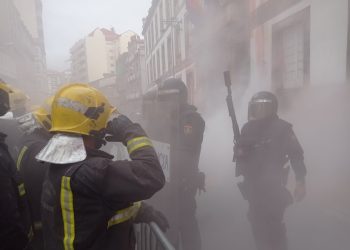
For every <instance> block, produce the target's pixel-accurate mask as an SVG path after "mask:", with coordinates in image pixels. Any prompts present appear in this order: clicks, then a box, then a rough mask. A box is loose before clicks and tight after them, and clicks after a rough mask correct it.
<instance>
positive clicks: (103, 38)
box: [70, 28, 135, 82]
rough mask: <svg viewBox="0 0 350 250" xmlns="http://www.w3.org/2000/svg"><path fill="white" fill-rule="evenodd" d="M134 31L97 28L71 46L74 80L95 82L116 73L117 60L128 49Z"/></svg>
mask: <svg viewBox="0 0 350 250" xmlns="http://www.w3.org/2000/svg"><path fill="white" fill-rule="evenodd" d="M133 35H135V33H134V32H132V31H127V32H125V33H123V34H120V35H119V34H117V33H115V31H114V29H113V28H112V29H111V30H108V29H104V28H102V29H99V28H97V29H95V30H94V31H93V32H91V33H90V34H89V35H88V36H87V37H85V38H83V39H81V40H79V41H78V42H76V43H75V44H74V46H73V47H72V48H71V50H70V52H71V72H72V81H80V82H93V81H96V80H98V79H102V78H104V77H105V76H107V75H110V74H112V75H113V74H115V69H116V61H117V60H118V57H119V56H120V55H121V54H122V53H124V52H125V51H126V49H127V43H128V42H129V41H130V38H131V36H133Z"/></svg>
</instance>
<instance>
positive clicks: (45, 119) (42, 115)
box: [33, 96, 54, 130]
mask: <svg viewBox="0 0 350 250" xmlns="http://www.w3.org/2000/svg"><path fill="white" fill-rule="evenodd" d="M53 99H54V96H51V97H49V98H47V99H46V100H45V101H44V102H43V104H41V106H39V107H38V108H36V109H35V110H34V111H33V115H34V117H35V119H36V120H37V121H38V122H39V123H40V125H41V126H42V127H43V128H45V129H46V130H50V129H51V126H52V122H51V106H52V102H53Z"/></svg>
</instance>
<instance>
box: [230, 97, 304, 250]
mask: <svg viewBox="0 0 350 250" xmlns="http://www.w3.org/2000/svg"><path fill="white" fill-rule="evenodd" d="M277 110H278V102H277V98H276V96H275V95H274V94H272V93H270V92H267V91H263V92H258V93H257V94H255V95H254V96H253V97H252V99H251V101H250V102H249V107H248V122H247V123H246V124H245V125H244V126H243V128H242V131H241V136H240V138H239V140H238V141H237V143H236V145H235V159H236V171H237V172H236V175H237V176H240V175H242V176H243V177H244V181H243V182H241V183H239V184H238V187H239V188H240V191H241V193H242V195H243V197H244V198H245V199H246V200H248V203H249V212H248V219H249V221H250V223H251V227H252V231H253V235H254V239H255V243H256V246H257V249H259V250H286V249H287V237H286V227H285V224H284V222H283V215H284V212H285V209H286V208H287V206H289V205H290V204H291V203H292V202H293V197H292V195H291V194H290V192H289V191H288V190H287V188H286V187H285V185H286V182H287V178H288V172H289V171H288V170H289V166H288V165H287V164H288V163H289V164H290V165H291V167H292V169H293V170H294V173H295V179H296V188H295V192H294V198H295V200H296V201H299V200H301V199H302V198H303V197H304V196H305V175H306V168H305V165H304V157H303V149H302V147H301V145H300V144H299V142H298V139H297V137H296V136H295V134H294V132H293V129H292V125H291V124H290V123H288V122H286V121H284V120H282V119H280V118H279V117H278V115H277Z"/></svg>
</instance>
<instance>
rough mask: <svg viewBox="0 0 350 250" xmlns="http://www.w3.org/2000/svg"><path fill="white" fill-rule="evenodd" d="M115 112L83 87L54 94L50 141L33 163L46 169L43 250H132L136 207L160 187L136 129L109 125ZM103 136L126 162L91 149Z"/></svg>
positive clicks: (124, 121)
mask: <svg viewBox="0 0 350 250" xmlns="http://www.w3.org/2000/svg"><path fill="white" fill-rule="evenodd" d="M114 113H115V108H113V107H112V106H111V105H110V103H109V102H108V100H107V99H106V97H104V96H103V95H102V94H101V93H100V92H99V91H98V90H96V89H94V88H92V87H91V86H89V85H87V84H71V85H67V86H64V87H63V88H61V89H60V90H59V91H58V92H57V93H56V95H55V97H54V100H53V104H52V111H51V118H52V127H51V130H50V131H51V132H53V133H54V135H53V137H52V138H51V139H50V140H49V142H48V144H47V145H46V146H45V147H44V148H43V149H42V151H41V152H40V153H39V154H38V155H37V157H36V158H37V159H38V160H40V161H43V162H47V163H49V170H48V173H47V175H46V177H45V181H44V186H43V194H42V219H43V232H44V242H45V249H50V250H56V249H57V250H58V249H60V250H61V249H76V250H80V249H133V239H132V235H133V234H132V223H133V222H134V220H133V219H134V217H135V216H136V215H138V213H137V212H138V210H139V208H140V203H138V202H137V201H140V200H144V199H148V198H150V197H151V196H152V195H153V194H154V193H155V192H157V191H158V190H160V189H161V188H162V187H163V185H164V181H165V180H164V175H163V172H162V169H161V166H160V163H159V161H158V158H157V155H156V152H155V151H154V149H153V147H152V143H151V142H150V140H149V139H148V138H147V136H146V134H145V132H144V131H143V129H142V128H141V127H140V125H138V124H135V123H133V122H131V121H130V120H129V119H128V118H127V117H126V116H124V115H116V117H115V118H113V119H111V118H112V117H113V114H114ZM109 120H110V121H109ZM106 133H108V134H109V137H108V139H109V140H112V141H119V142H122V143H124V145H126V146H127V148H128V152H129V155H130V158H131V160H130V161H113V160H112V158H113V156H111V155H109V154H107V153H105V152H103V151H101V150H99V149H98V148H99V147H100V146H101V145H102V144H103V142H104V137H105V134H106ZM136 217H137V216H136Z"/></svg>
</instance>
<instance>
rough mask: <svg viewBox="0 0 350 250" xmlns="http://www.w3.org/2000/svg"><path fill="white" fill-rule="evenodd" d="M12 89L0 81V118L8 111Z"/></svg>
mask: <svg viewBox="0 0 350 250" xmlns="http://www.w3.org/2000/svg"><path fill="white" fill-rule="evenodd" d="M12 92H13V90H12V88H11V87H10V86H9V85H7V84H6V83H5V82H4V81H2V80H1V79H0V116H3V115H5V114H6V113H7V112H8V111H10V93H12Z"/></svg>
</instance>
